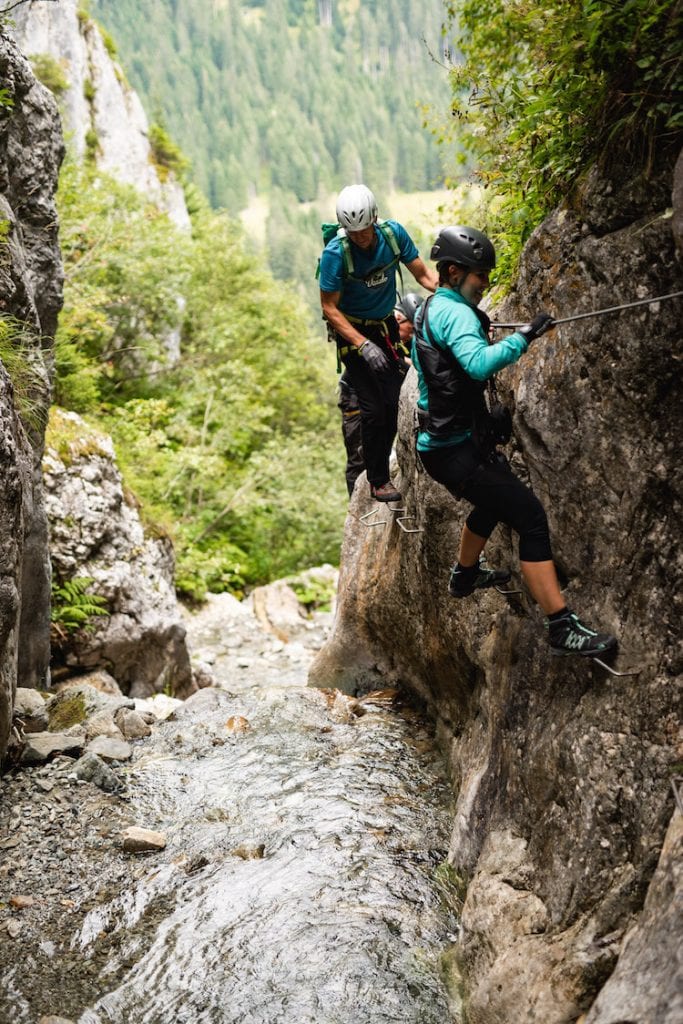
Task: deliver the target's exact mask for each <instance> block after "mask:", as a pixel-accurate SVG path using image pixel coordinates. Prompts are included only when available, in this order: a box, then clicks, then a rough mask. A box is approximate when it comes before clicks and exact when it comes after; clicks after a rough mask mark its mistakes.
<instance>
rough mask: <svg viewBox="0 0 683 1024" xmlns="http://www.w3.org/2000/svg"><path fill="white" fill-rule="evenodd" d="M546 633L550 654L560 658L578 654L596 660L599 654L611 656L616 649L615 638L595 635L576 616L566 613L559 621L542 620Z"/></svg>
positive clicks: (599, 634) (607, 634) (601, 634)
mask: <svg viewBox="0 0 683 1024" xmlns="http://www.w3.org/2000/svg"><path fill="white" fill-rule="evenodd" d="M544 626H545V629H546V630H547V631H548V643H549V644H550V653H551V654H556V655H558V656H562V655H565V654H579V655H581V656H582V657H584V658H597V657H599V656H600V655H601V654H612V653H613V652H614V651H616V649H617V638H616V637H615V636H610V634H609V633H596V632H595V630H594V629H589V628H588V626H584V624H583V622H581V620H580V619H579V617H578V615H574V613H573V612H570V611H568V612H567V613H566V615H562V616H561V618H559V619H554V620H553V621H552V622H549V621H548V619H545V620H544Z"/></svg>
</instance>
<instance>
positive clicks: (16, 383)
mask: <svg viewBox="0 0 683 1024" xmlns="http://www.w3.org/2000/svg"><path fill="white" fill-rule="evenodd" d="M5 223H7V222H5ZM0 362H1V363H2V365H3V366H4V368H5V370H6V372H7V375H8V376H9V378H10V380H11V382H12V387H13V390H14V403H15V406H16V409H17V412H18V413H19V416H20V417H21V419H22V422H23V423H24V426H25V427H26V428H27V430H28V432H29V434H31V433H32V431H33V430H35V429H38V428H40V427H41V426H42V425H43V417H44V410H45V409H46V407H47V405H48V392H49V384H48V380H47V373H46V370H45V366H44V364H43V359H42V354H41V351H40V343H39V339H38V337H37V335H36V333H35V331H34V329H33V328H32V327H31V326H30V324H26V323H23V322H22V321H20V320H17V319H15V318H14V317H11V316H6V315H3V314H0Z"/></svg>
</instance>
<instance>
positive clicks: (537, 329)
mask: <svg viewBox="0 0 683 1024" xmlns="http://www.w3.org/2000/svg"><path fill="white" fill-rule="evenodd" d="M554 326H555V321H554V320H553V318H552V317H551V315H550V313H537V314H536V316H535V317H534V318H533V320H532V321H531V323H530V324H524V326H523V327H518V328H517V333H518V334H521V335H523V336H524V337H525V338H526V342H527V345H529V344H531V342H532V341H533V340H534V338H540V337H541V335H542V334H545V332H546V331H549V330H550V328H551V327H554Z"/></svg>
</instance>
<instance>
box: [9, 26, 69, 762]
mask: <svg viewBox="0 0 683 1024" xmlns="http://www.w3.org/2000/svg"><path fill="white" fill-rule="evenodd" d="M0 78H1V79H2V84H3V88H4V89H5V90H6V95H7V98H8V101H9V102H8V103H7V104H3V105H1V106H0V230H1V232H2V234H1V239H0V334H1V336H2V345H3V346H4V347H5V354H4V356H3V355H2V354H0V422H1V424H2V426H1V427H0V446H1V448H2V450H1V451H0V537H1V538H2V540H0V558H1V560H2V561H1V565H0V593H1V594H2V597H1V598H0V755H2V753H4V750H5V748H6V744H7V737H8V732H9V727H10V720H11V708H12V701H13V694H14V690H15V687H16V683H17V677H18V678H19V680H20V683H21V685H23V686H38V685H44V684H45V682H46V680H47V677H48V666H49V656H50V651H49V629H50V569H49V561H48V555H47V524H46V518H45V511H44V508H43V498H42V488H41V480H40V460H41V457H42V445H43V434H44V427H45V421H46V418H47V409H48V405H49V400H50V394H49V392H50V388H49V382H48V369H47V367H48V363H49V359H50V347H51V344H52V339H53V337H54V330H55V323H56V318H57V313H58V311H59V309H60V306H61V280H62V274H61V262H60V255H59V248H58V244H57V218H56V212H55V205H54V192H55V189H56V185H57V174H58V170H59V165H60V161H61V159H62V152H63V148H62V137H61V131H60V126H59V118H58V116H57V108H56V105H55V102H54V99H53V97H52V95H51V94H50V93H49V92H48V90H47V89H45V88H44V87H43V86H42V85H40V84H39V83H38V82H36V80H35V78H34V76H33V73H32V72H31V69H30V66H29V64H28V63H27V61H26V60H25V59H24V58H23V57H22V56H21V54H20V53H19V51H18V49H17V47H16V46H15V45H14V43H13V42H12V41H11V40H9V39H7V38H6V37H5V36H4V35H2V34H0ZM5 364H6V365H5ZM7 370H9V371H11V374H12V376H13V378H14V386H13V384H12V383H11V381H10V377H9V375H8V372H6V371H7ZM19 398H21V399H22V402H19ZM20 408H21V409H22V410H23V420H22V418H20V416H19V414H18V410H19V409H20Z"/></svg>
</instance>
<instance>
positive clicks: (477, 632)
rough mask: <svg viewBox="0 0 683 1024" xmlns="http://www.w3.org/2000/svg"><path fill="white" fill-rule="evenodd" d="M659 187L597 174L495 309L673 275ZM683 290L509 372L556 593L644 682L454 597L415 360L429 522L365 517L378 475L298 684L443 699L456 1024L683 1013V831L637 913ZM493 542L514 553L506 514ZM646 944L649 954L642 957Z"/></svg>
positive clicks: (665, 747)
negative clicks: (332, 618)
mask: <svg viewBox="0 0 683 1024" xmlns="http://www.w3.org/2000/svg"><path fill="white" fill-rule="evenodd" d="M678 194H679V195H680V187H679V188H678ZM671 195H672V169H671V167H669V168H663V169H662V173H661V174H660V175H659V178H658V180H652V181H649V182H643V183H642V184H640V185H634V184H632V183H630V184H626V183H624V184H620V183H619V182H617V181H614V180H613V181H608V180H606V179H605V178H603V177H602V176H601V175H600V174H598V173H597V172H593V173H592V174H590V175H588V176H587V177H586V179H585V181H584V184H583V185H582V187H581V189H580V190H578V191H577V192H576V194H575V195H573V196H572V197H571V200H570V201H569V202H567V204H566V205H565V206H563V207H562V208H561V209H558V210H557V211H556V212H555V213H553V214H552V215H551V216H550V217H549V218H548V219H547V220H546V221H545V222H544V223H543V224H542V225H541V226H540V227H539V228H538V229H537V230H536V231H535V232H534V234H533V235H532V237H531V239H530V242H529V244H528V246H527V248H526V251H525V253H524V256H523V261H522V266H521V271H520V274H519V279H518V282H517V285H516V287H515V289H514V291H513V292H512V293H511V294H510V295H509V296H508V298H507V299H506V300H505V302H504V303H503V304H501V305H499V306H498V308H495V309H494V310H493V315H494V319H496V320H498V321H500V322H503V323H509V322H520V321H523V320H526V319H528V318H529V316H531V315H533V314H534V313H535V312H537V311H538V310H539V309H547V310H549V311H550V312H551V313H552V314H554V315H555V316H556V317H558V318H560V317H565V316H569V315H571V314H574V313H580V312H584V311H589V310H595V309H600V308H604V307H609V306H614V305H617V304H620V303H626V302H629V301H635V300H637V299H641V298H646V297H648V296H657V295H662V294H664V293H669V292H674V291H678V290H680V289H681V288H683V283H682V280H681V269H680V264H679V262H678V260H677V256H676V246H675V238H674V231H673V230H672V224H677V225H680V216H681V213H680V210H678V209H677V210H676V211H675V216H674V217H672V210H671ZM681 308H682V307H681V303H680V300H674V301H670V302H667V303H653V304H651V305H644V306H640V307H637V308H635V309H631V310H628V311H626V312H623V313H620V314H617V315H611V316H608V317H601V318H595V319H586V320H578V321H574V322H573V323H568V324H565V325H562V326H560V327H558V328H557V329H556V330H555V331H554V332H552V333H550V334H548V335H546V336H545V337H543V338H541V339H539V340H537V341H536V342H535V343H534V344H533V345H532V346H531V348H530V350H529V352H528V353H527V354H526V355H525V356H524V357H523V358H522V359H521V360H520V362H519V363H517V364H516V366H514V367H511V368H509V369H508V370H507V371H506V372H505V373H504V374H501V375H500V378H501V379H500V381H499V390H502V391H503V392H504V393H505V397H506V399H507V401H508V403H509V404H510V405H511V406H512V408H513V411H514V424H515V431H514V434H515V441H514V449H513V451H512V452H510V454H511V457H512V461H513V464H514V465H515V467H516V468H517V470H518V471H519V472H520V474H522V475H523V476H524V477H525V478H527V479H528V480H529V481H530V482H531V484H532V486H533V488H534V490H535V491H536V492H537V494H538V495H539V496H540V498H541V499H542V501H543V503H544V505H545V507H546V510H547V512H548V515H549V520H550V524H551V534H552V537H553V543H554V552H555V556H556V560H557V564H558V568H559V571H560V573H561V577H562V582H563V586H564V593H565V596H566V599H567V603H568V604H569V605H570V606H572V607H574V608H575V610H576V611H578V612H579V613H581V614H583V615H584V616H585V618H586V620H587V621H588V622H590V623H592V624H597V625H599V626H600V627H602V628H606V629H607V630H609V631H610V632H614V633H616V634H617V635H618V636H619V637H620V640H621V646H622V651H623V653H622V655H621V658H620V662H621V665H622V666H627V667H628V666H636V667H638V668H639V669H640V674H639V675H638V676H629V677H625V678H616V677H613V676H610V675H608V674H607V673H606V672H604V671H603V670H602V669H600V668H598V667H596V666H592V665H591V664H590V663H588V664H587V663H586V662H585V661H580V660H579V659H552V658H551V657H550V656H549V652H548V650H547V648H546V646H545V641H544V635H543V629H542V618H541V614H540V613H539V610H538V609H537V608H536V607H535V606H534V605H533V604H532V603H531V602H530V600H529V599H528V598H526V597H511V598H507V599H506V598H505V597H503V596H501V595H500V594H498V593H496V592H484V593H481V594H480V595H479V596H476V597H472V598H469V599H467V600H466V601H460V602H456V601H453V600H452V599H449V597H448V594H447V592H446V585H447V580H448V570H449V566H450V564H451V563H452V562H453V561H454V560H455V557H456V553H457V544H458V538H459V532H460V527H461V524H462V522H463V520H464V518H465V514H466V505H465V503H457V502H456V501H455V500H454V499H453V498H451V497H450V495H449V494H448V493H447V492H446V491H445V490H444V489H443V488H441V487H439V486H438V485H436V484H435V483H433V482H432V481H430V479H429V478H428V477H427V476H426V475H425V474H424V473H420V472H419V467H418V466H417V465H416V461H415V455H414V451H413V406H414V399H415V381H414V376H413V375H412V373H411V375H410V376H409V378H408V381H407V384H406V386H404V393H403V395H402V408H401V422H400V428H399V429H400V437H399V442H398V445H397V455H398V464H399V474H398V482H399V485H400V489H401V491H402V492H403V494H404V496H405V504H406V506H407V509H408V512H409V513H410V514H411V515H413V516H414V517H415V518H414V519H412V520H408V521H406V522H404V523H403V525H404V526H407V527H409V528H414V529H416V530H420V531H421V532H416V533H404V532H403V531H402V530H401V528H400V525H399V524H397V522H396V518H397V517H395V516H392V514H391V513H386V512H384V510H383V509H382V508H379V509H378V514H377V515H376V516H375V517H374V518H375V520H382V519H385V520H388V521H387V522H386V523H385V524H384V525H380V526H369V527H367V528H366V526H365V525H364V524H363V523H362V522H361V521H360V518H359V517H360V516H361V515H362V514H363V513H365V512H368V511H370V509H371V508H372V507H373V506H372V505H371V504H370V502H369V501H368V498H367V496H366V491H367V488H366V486H365V485H364V479H365V478H364V477H363V478H361V482H360V484H359V485H358V487H357V489H356V493H355V494H354V498H353V500H352V504H351V507H350V513H349V517H348V519H347V524H346V530H345V538H344V547H343V553H342V567H341V577H340V592H339V604H338V612H337V617H336V622H335V628H334V632H333V636H332V638H331V640H330V642H329V644H328V645H327V647H326V648H325V649H323V651H322V652H321V653H320V655H319V657H318V659H317V661H316V663H315V664H314V666H313V669H312V671H311V676H310V681H311V682H312V683H315V684H317V685H327V686H329V685H336V686H340V687H342V688H344V689H346V690H354V689H368V688H370V687H373V686H377V685H380V686H386V685H387V684H399V685H402V686H404V687H405V688H407V689H409V690H412V691H414V692H416V693H417V694H419V695H420V696H421V697H422V698H423V699H424V700H425V701H427V703H428V704H429V705H430V706H431V708H432V709H433V711H434V713H435V715H436V717H437V720H438V723H439V729H440V732H441V734H442V736H443V739H444V744H445V746H446V748H447V749H448V752H449V756H450V762H451V765H452V769H453V777H454V780H455V787H456V792H457V808H456V814H455V821H454V827H453V836H452V843H451V850H450V860H451V862H452V864H453V866H454V867H455V869H456V870H457V871H458V872H459V873H460V874H461V875H462V877H463V879H464V880H465V881H466V883H467V897H466V900H465V905H464V910H463V915H462V925H463V933H462V939H461V942H460V943H459V945H458V947H457V951H456V953H457V959H458V966H459V969H460V971H461V972H462V975H463V979H464V990H465V1006H466V1012H467V1018H466V1019H467V1021H468V1024H521V1022H522V1021H524V1022H530V1021H533V1022H537V1024H561V1022H562V1024H564V1022H567V1024H568V1022H570V1021H575V1020H576V1019H577V1018H578V1017H579V1016H580V1015H581V1014H582V1013H583V1012H588V1017H587V1020H588V1021H589V1022H590V1024H608V1022H609V1024H615V1022H617V1021H619V1022H622V1021H626V1020H628V1021H638V1022H641V1024H645V1022H647V1024H655V1022H656V1024H674V1020H678V1019H680V1013H681V995H680V981H681V979H680V963H679V961H678V960H677V949H676V946H677V944H678V945H679V946H680V940H681V924H680V916H679V917H678V923H677V924H676V925H674V924H673V923H672V921H673V919H674V918H672V914H671V912H670V907H669V902H668V901H669V900H670V899H671V898H672V894H673V893H674V891H677V892H678V897H677V898H678V899H680V870H674V869H673V868H672V867H671V859H672V857H673V858H674V860H675V858H676V857H677V858H678V859H679V862H680V852H681V841H680V829H677V831H676V832H675V838H674V839H672V840H671V841H670V844H669V847H668V855H667V856H668V860H667V859H666V858H665V859H664V860H663V862H662V866H661V867H660V875H658V879H659V880H658V881H657V880H656V884H655V883H653V885H652V888H651V892H650V896H649V897H648V906H647V910H646V912H645V913H644V914H642V915H641V910H642V908H643V904H644V900H645V895H646V893H647V891H648V886H649V884H650V882H651V879H652V877H653V872H654V871H655V867H656V865H657V862H658V858H659V856H660V851H661V850H662V846H663V840H664V835H665V832H666V829H667V825H668V823H669V820H670V818H671V816H672V810H673V808H674V800H673V792H672V776H673V775H674V774H675V771H676V768H675V765H676V762H677V761H678V763H679V765H680V761H681V746H680V742H681V738H680V731H679V712H680V672H681V667H682V665H683V657H682V653H683V652H682V650H681V646H680V635H679V631H678V630H679V625H678V624H679V622H680V611H681V603H682V602H683V587H682V586H681V583H682V580H683V565H682V563H681V553H680V552H681V548H680V540H681V526H680V524H681V469H680V450H681V415H680V410H681V383H680V358H681V326H680V323H681V321H680V314H681ZM371 521H372V520H371ZM487 553H488V557H489V562H490V564H493V565H499V564H509V565H510V566H511V567H514V569H515V570H516V569H517V566H518V562H517V557H516V544H515V538H514V537H513V536H510V535H509V533H508V532H507V531H505V530H503V529H501V528H499V529H498V530H497V531H496V532H495V533H494V535H493V537H492V540H491V543H490V544H489V546H488V550H487ZM514 582H515V583H516V584H517V585H519V582H520V581H519V577H518V576H517V578H516V579H515V581H514ZM667 865H668V866H667ZM661 872H663V875H661ZM674 917H675V915H674ZM641 918H642V922H643V928H644V929H645V931H643V932H640V933H639V927H640V923H641ZM658 922H661V928H666V929H668V934H667V933H666V932H661V931H660V932H659V933H658V927H659V925H658ZM627 933H628V939H627V940H625V936H626V935H627ZM656 935H658V938H657V940H656ZM622 947H623V950H624V958H625V961H624V963H623V965H622V961H621V960H620V961H619V967H618V969H617V972H615V975H614V979H615V980H614V981H613V982H611V983H610V985H611V988H610V989H609V990H605V995H604V996H603V998H602V999H599V1000H598V1001H597V1002H596V1003H595V1005H594V1007H593V1009H590V1007H591V1004H592V1003H593V1001H594V1000H595V997H596V995H597V994H598V993H599V991H600V989H601V987H602V986H603V985H604V983H605V981H606V979H607V978H608V977H609V975H610V974H611V972H612V971H613V969H614V967H615V964H616V963H617V960H618V958H619V954H620V951H621V950H622ZM645 947H648V948H650V949H656V950H657V953H656V955H652V956H648V957H643V959H642V961H641V962H640V964H639V967H640V971H638V970H637V967H636V964H635V961H634V957H635V958H637V956H638V950H641V951H642V950H643V949H644V948H645ZM629 958H630V959H629ZM677 964H678V967H677V966H676V965H677ZM616 979H618V981H617V980H616ZM582 1019H583V1018H582Z"/></svg>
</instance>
